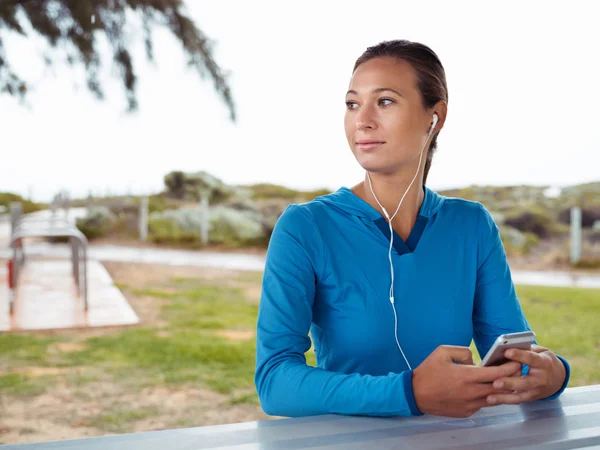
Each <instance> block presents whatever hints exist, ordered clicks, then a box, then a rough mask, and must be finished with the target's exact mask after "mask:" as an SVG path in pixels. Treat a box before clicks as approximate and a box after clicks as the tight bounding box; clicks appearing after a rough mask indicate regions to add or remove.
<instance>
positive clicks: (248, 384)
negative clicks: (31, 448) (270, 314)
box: [0, 263, 600, 442]
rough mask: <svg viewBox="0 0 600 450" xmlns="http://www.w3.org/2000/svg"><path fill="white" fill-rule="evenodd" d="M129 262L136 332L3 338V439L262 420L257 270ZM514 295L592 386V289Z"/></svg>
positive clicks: (597, 367)
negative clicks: (34, 408)
mask: <svg viewBox="0 0 600 450" xmlns="http://www.w3.org/2000/svg"><path fill="white" fill-rule="evenodd" d="M131 266H135V265H127V264H116V263H113V264H110V265H107V268H108V269H109V271H110V272H111V275H112V276H113V278H114V279H115V281H116V282H117V283H118V285H119V287H120V288H121V289H122V291H123V292H124V294H125V295H126V297H127V298H128V300H129V301H130V303H131V304H132V306H133V307H134V309H135V310H136V312H138V314H139V315H140V316H141V318H142V321H143V322H142V325H140V326H137V327H133V328H127V329H105V330H84V331H74V330H71V331H65V332H53V333H27V334H26V333H23V334H5V335H2V336H0V368H1V369H0V399H2V400H1V403H0V407H1V406H2V405H5V406H7V407H9V408H12V409H9V410H7V411H8V414H7V415H6V417H11V419H10V420H11V421H10V422H7V423H8V425H5V424H4V427H7V428H8V429H9V431H8V432H5V436H3V434H2V433H1V430H2V427H3V424H2V423H0V442H9V441H11V442H15V441H19V442H26V441H28V440H49V439H51V438H53V437H54V438H57V439H59V438H66V437H79V436H85V435H98V434H106V433H124V432H132V431H143V430H146V429H159V428H176V427H180V426H181V427H183V426H199V425H208V424H216V423H227V422H239V421H246V420H261V419H264V418H266V417H265V416H264V415H262V412H261V411H260V407H259V405H258V401H257V396H256V394H255V391H254V385H253V371H254V357H255V353H254V352H255V334H254V331H255V323H256V315H257V311H258V297H259V293H260V280H261V276H262V274H260V273H235V272H223V273H221V274H218V272H216V271H215V272H214V273H213V276H203V275H200V272H199V271H200V269H195V270H197V271H198V273H197V274H193V273H192V272H190V271H188V272H184V273H181V271H179V272H177V271H174V270H173V269H168V268H163V269H156V268H154V269H152V270H155V272H152V270H150V269H145V268H141V269H140V268H139V265H138V266H137V267H131ZM134 269H135V270H137V272H135V271H134V272H132V271H133V270H134ZM170 270H171V272H170ZM152 273H155V274H159V275H152ZM215 274H216V275H215ZM517 290H518V293H519V297H520V299H521V303H522V305H523V308H524V310H525V313H526V315H527V318H528V320H529V322H530V325H531V327H532V328H533V329H534V330H535V332H536V334H537V336H538V341H539V342H540V344H541V345H544V346H546V347H549V348H551V349H552V350H554V351H555V352H556V353H559V354H561V355H563V356H565V357H566V358H567V359H569V361H570V362H571V365H572V377H571V383H570V386H580V385H587V384H597V383H600V327H599V326H598V322H599V318H600V290H592V289H570V288H546V287H531V286H518V288H517ZM307 358H308V362H309V364H311V365H314V364H315V359H314V354H312V352H310V353H309V354H308V355H307ZM44 396H45V397H44ZM41 398H44V399H45V400H44V401H45V402H46V403H47V402H52V401H54V402H55V404H54V406H53V407H52V408H51V409H49V411H45V412H44V410H43V407H40V409H39V410H40V414H44V415H45V418H44V419H43V420H49V421H50V425H49V426H48V428H49V429H52V430H56V429H58V430H61V429H62V430H63V431H62V434H60V433H59V435H58V436H57V435H54V434H44V435H39V434H35V433H36V431H35V427H33V426H32V425H31V423H30V422H31V420H30V419H31V417H29V419H27V418H26V416H27V413H29V414H31V408H26V406H27V405H30V404H35V402H36V401H40V402H41V400H39V399H41ZM49 399H50V400H49ZM57 399H58V400H57ZM61 399H63V400H61ZM64 399H67V400H64ZM19 402H20V404H22V406H23V410H22V411H21V410H20V409H18V407H17V406H15V405H18V404H19ZM69 402H70V403H69ZM46 403H43V404H44V405H45V404H46ZM67 405H74V406H67ZM26 409H29V411H28V412H27V411H26ZM20 414H22V415H23V419H22V423H21V422H19V420H20V419H19V417H20V416H19V415H20ZM48 414H50V415H51V417H48ZM40 420H42V419H40ZM27 423H29V425H27ZM61 426H62V428H60V427H61ZM11 433H12V434H11ZM49 433H50V432H49ZM6 436H9V437H6ZM23 436H25V437H23ZM27 436H32V438H31V439H28V437H27Z"/></svg>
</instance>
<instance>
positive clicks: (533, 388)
mask: <svg viewBox="0 0 600 450" xmlns="http://www.w3.org/2000/svg"><path fill="white" fill-rule="evenodd" d="M504 355H505V356H506V358H508V359H510V360H512V361H517V362H520V363H522V364H527V365H528V366H529V373H528V374H527V375H526V376H524V377H506V378H500V379H498V380H496V381H494V387H495V388H496V389H506V390H509V391H512V393H510V394H492V395H489V396H488V397H487V401H488V405H502V404H505V405H517V404H519V403H523V402H531V401H534V400H540V399H543V398H546V397H549V396H551V395H553V394H555V393H556V392H558V390H559V389H560V388H561V387H562V385H563V383H564V382H565V377H566V375H567V374H566V370H565V366H564V364H563V363H562V361H561V360H560V359H558V358H557V357H556V355H555V354H554V353H552V352H551V351H550V350H548V349H547V348H544V347H540V346H539V345H532V346H531V351H529V350H519V349H514V348H513V349H510V350H507V351H506V353H505V354H504Z"/></svg>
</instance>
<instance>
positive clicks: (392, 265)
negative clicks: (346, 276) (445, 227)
mask: <svg viewBox="0 0 600 450" xmlns="http://www.w3.org/2000/svg"><path fill="white" fill-rule="evenodd" d="M437 123H438V115H437V114H434V115H433V123H432V124H431V128H429V133H428V134H427V139H426V140H425V143H424V144H423V146H422V147H421V151H420V152H419V153H418V155H419V166H418V167H417V171H416V173H415V176H414V177H413V179H412V181H411V182H410V184H409V185H408V188H406V191H405V192H404V195H403V196H402V198H401V199H400V203H398V207H397V208H396V211H395V212H394V215H393V216H392V217H390V215H389V214H388V212H387V211H386V209H385V208H384V207H383V205H382V204H381V203H379V200H378V199H377V196H376V195H375V192H374V191H373V186H372V185H371V176H370V175H369V172H367V180H368V181H369V188H370V189H371V193H372V194H373V197H374V198H375V201H376V202H377V204H378V205H379V207H380V208H381V210H382V211H383V214H384V215H385V217H386V219H387V220H388V223H389V226H390V248H389V251H388V259H389V261H390V272H391V276H392V281H391V284H390V303H391V304H392V309H393V311H394V337H395V338H396V345H397V346H398V350H400V353H401V354H402V357H403V358H404V361H405V362H406V365H407V366H408V368H409V369H410V370H412V367H411V365H410V363H409V362H408V359H406V355H405V354H404V352H403V351H402V347H401V346H400V342H398V315H397V314H396V306H395V304H394V263H393V261H392V248H393V245H394V229H393V228H392V220H394V217H396V214H398V211H399V210H400V205H402V202H403V201H404V197H406V194H407V193H408V191H410V188H411V187H412V185H413V183H414V182H415V180H416V178H417V175H418V174H419V170H420V169H421V161H422V159H423V150H424V149H425V146H426V145H427V142H429V138H430V137H431V134H432V133H433V130H434V129H435V126H436V125H437ZM415 156H416V155H415Z"/></svg>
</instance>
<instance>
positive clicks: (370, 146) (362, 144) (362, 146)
mask: <svg viewBox="0 0 600 450" xmlns="http://www.w3.org/2000/svg"><path fill="white" fill-rule="evenodd" d="M383 144H385V142H384V141H374V140H362V141H356V146H357V148H358V149H359V150H361V151H363V152H368V151H371V150H375V149H376V148H378V147H380V146H381V145H383Z"/></svg>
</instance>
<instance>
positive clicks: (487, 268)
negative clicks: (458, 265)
mask: <svg viewBox="0 0 600 450" xmlns="http://www.w3.org/2000/svg"><path fill="white" fill-rule="evenodd" d="M478 228H479V230H478V231H479V239H478V249H477V252H478V254H477V259H478V269H477V284H476V288H475V299H474V300H475V301H474V308H473V328H474V340H475V345H476V346H477V350H478V351H479V354H480V355H481V356H482V357H483V356H484V355H485V354H486V353H487V351H488V350H489V349H490V347H491V346H492V344H493V343H494V341H495V340H496V338H497V337H498V335H500V334H503V333H514V332H519V331H529V330H530V327H529V324H528V323H527V320H526V318H525V315H524V314H523V310H522V308H521V305H520V303H519V299H518V298H517V294H516V292H515V288H514V284H513V281H512V277H511V274H510V268H509V265H508V261H507V259H506V253H505V251H504V246H503V245H502V240H501V238H500V233H499V230H498V227H497V226H496V224H495V222H494V220H493V218H492V216H491V215H490V214H489V212H488V211H487V210H486V209H485V208H484V207H483V206H481V211H480V214H479V223H478ZM544 350H545V351H546V352H548V353H546V354H545V355H544V357H547V358H548V360H549V362H553V363H552V364H548V365H546V366H545V367H546V369H545V371H546V372H547V371H551V372H552V373H549V374H546V375H548V376H547V377H546V378H545V379H547V380H548V383H550V382H553V383H554V382H555V381H556V379H557V377H558V378H560V379H561V380H562V381H563V382H562V383H561V384H560V386H559V388H558V389H557V390H556V391H552V392H550V393H548V394H547V396H548V398H556V397H558V396H559V395H560V394H561V393H562V392H563V391H564V390H565V388H566V387H567V384H568V382H569V377H570V366H569V363H568V361H567V360H566V359H564V358H563V357H561V356H556V355H554V353H552V352H551V351H549V350H547V349H544ZM533 353H535V352H533ZM537 356H539V355H537V354H536V355H535V356H532V360H535V361H538V360H539V359H538V358H537ZM557 358H558V360H560V361H561V362H562V364H556V362H557V361H554V360H556V359H557ZM521 359H522V355H521ZM520 362H522V361H520ZM528 372H529V366H528V365H526V364H525V365H524V366H523V375H527V374H528ZM536 373H537V372H536ZM550 380H553V381H550ZM541 392H546V391H544V390H543V389H542V391H541Z"/></svg>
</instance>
